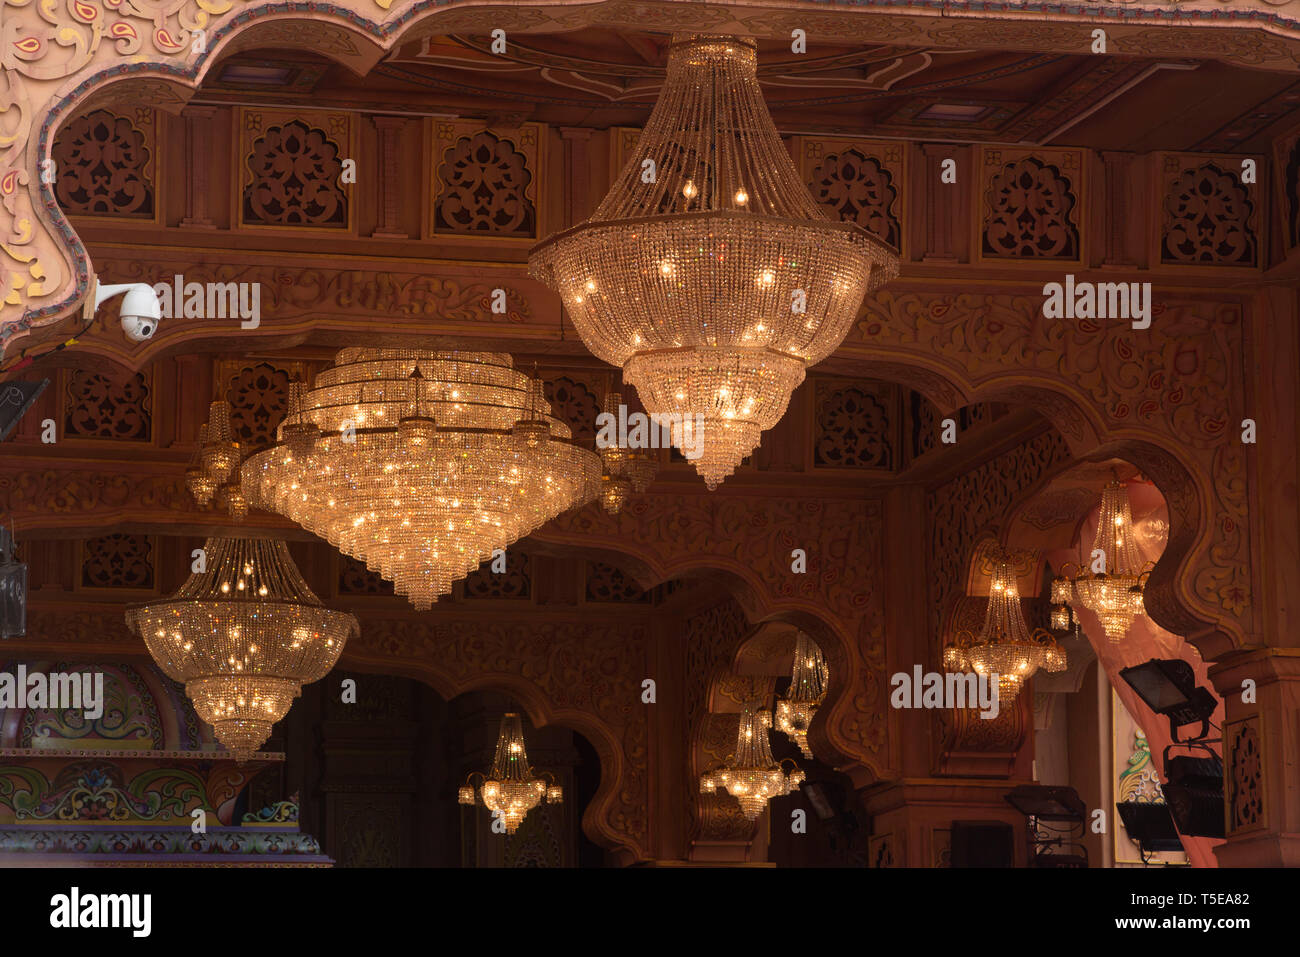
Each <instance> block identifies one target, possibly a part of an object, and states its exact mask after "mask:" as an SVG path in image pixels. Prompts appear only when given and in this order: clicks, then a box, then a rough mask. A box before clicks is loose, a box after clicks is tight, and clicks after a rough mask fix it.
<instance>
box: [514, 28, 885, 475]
mask: <svg viewBox="0 0 1300 957" xmlns="http://www.w3.org/2000/svg"><path fill="white" fill-rule="evenodd" d="M757 60H758V57H757V51H756V47H755V44H754V42H753V41H752V40H744V39H738V38H735V37H700V36H679V37H674V39H673V44H672V47H671V49H670V51H669V54H668V71H667V74H668V75H667V81H666V83H665V84H664V88H663V91H662V92H661V93H660V96H659V100H658V102H657V103H656V104H655V107H654V110H653V111H652V112H651V114H650V118H649V120H648V121H647V123H646V126H645V130H644V131H643V132H642V134H641V139H640V140H639V142H638V144H637V147H636V149H635V150H633V152H632V155H631V157H630V158H629V159H628V163H627V165H626V166H625V167H624V168H623V170H622V172H621V173H620V174H619V176H618V179H617V180H616V181H615V183H614V186H613V188H612V189H611V190H610V192H609V194H608V195H607V196H606V197H605V199H604V201H603V202H602V203H601V204H600V206H599V207H598V208H597V210H596V212H595V213H594V215H593V216H592V217H591V219H590V220H588V221H587V222H585V223H582V224H580V225H578V226H575V227H573V228H571V229H568V230H566V231H564V232H562V233H559V234H557V235H555V236H552V237H550V238H549V239H547V240H545V241H544V242H542V243H541V244H539V245H538V246H537V247H535V248H534V250H533V253H532V256H531V259H530V267H531V270H532V272H533V275H534V276H535V277H537V278H538V279H540V280H541V281H543V282H545V283H546V284H548V285H549V286H551V288H553V289H555V290H556V291H557V292H558V293H559V294H560V297H561V299H562V300H563V302H564V305H565V307H566V309H567V310H568V312H569V315H570V316H571V317H572V319H573V324H574V326H575V327H576V328H577V330H578V334H579V335H580V336H581V337H582V340H583V342H585V343H586V344H587V347H588V348H589V349H590V350H591V351H592V352H593V353H594V354H595V355H596V356H598V357H599V358H601V359H604V360H605V361H607V362H610V363H613V364H614V365H617V366H621V367H622V368H623V377H624V379H625V380H626V381H628V382H630V383H632V384H633V385H634V386H635V387H636V390H637V394H638V395H639V396H640V398H641V402H642V404H643V405H644V406H645V408H646V410H647V411H648V412H650V413H651V414H656V413H657V414H660V415H664V416H666V415H679V416H690V417H691V420H692V421H699V422H702V434H701V436H700V439H702V444H701V447H702V454H701V455H700V457H698V458H697V459H695V466H696V468H697V469H698V470H699V472H700V474H701V475H702V476H704V479H705V482H706V483H707V484H708V486H709V488H716V487H717V484H718V483H719V482H721V481H722V480H723V479H724V478H726V477H727V476H728V475H730V474H731V473H732V472H733V471H735V468H736V466H737V465H739V464H740V463H741V462H742V461H744V459H745V458H746V457H747V456H748V455H749V454H750V453H751V452H752V451H753V450H754V448H755V447H756V446H757V445H758V443H759V439H760V437H761V433H762V432H763V430H764V429H769V428H771V427H772V426H773V425H775V424H776V423H777V422H778V421H779V420H780V418H781V416H782V415H784V414H785V409H786V406H787V405H788V403H789V401H790V395H791V393H792V392H793V391H794V389H795V387H796V386H798V385H799V383H801V382H802V381H803V379H804V370H805V369H806V367H807V366H810V365H813V364H814V363H817V362H820V361H821V360H822V359H825V358H826V357H827V356H828V355H830V354H831V352H833V351H834V350H835V348H836V347H837V346H839V344H840V343H841V342H842V341H843V340H844V337H845V336H846V335H848V332H849V329H850V328H851V326H852V324H853V321H854V319H855V317H856V315H857V310H858V306H859V305H860V304H861V302H862V298H863V296H864V295H866V293H867V292H868V291H870V290H871V289H874V288H875V287H877V286H879V285H880V284H882V283H884V282H886V281H887V280H888V279H890V278H891V277H892V276H893V275H894V274H895V273H896V272H897V269H898V255H897V253H896V252H895V251H894V250H893V249H892V248H891V247H890V246H888V245H887V244H885V243H883V242H881V241H880V240H878V239H876V238H875V237H874V236H872V235H871V234H869V233H867V232H866V231H865V230H863V229H861V228H860V227H858V226H857V225H855V224H851V223H844V222H839V221H832V220H831V219H830V217H829V216H828V215H827V214H826V213H825V212H824V211H823V210H822V209H821V208H820V207H819V206H818V205H817V204H816V202H814V200H813V198H812V196H811V195H810V194H809V192H808V190H807V188H806V187H805V186H804V184H803V183H802V182H801V181H800V179H799V175H798V173H797V172H796V171H795V167H794V163H793V162H792V161H791V159H790V156H789V153H788V152H787V151H786V148H785V146H784V145H783V144H782V142H781V137H780V135H779V134H778V133H777V131H776V127H775V126H774V125H773V123H772V117H771V115H770V114H769V113H768V111H767V106H766V104H765V103H764V102H763V96H762V91H761V90H760V88H759V83H758V76H757ZM696 417H702V418H701V419H697V418H696ZM679 437H680V436H679V435H675V436H674V439H675V440H677V439H678V438H679ZM678 444H679V445H680V444H682V443H681V442H680V441H679V442H678Z"/></svg>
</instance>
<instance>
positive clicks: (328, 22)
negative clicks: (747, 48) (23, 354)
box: [0, 0, 1300, 349]
mask: <svg viewBox="0 0 1300 957" xmlns="http://www.w3.org/2000/svg"><path fill="white" fill-rule="evenodd" d="M1294 3H1295V0H1281V2H1279V0H1242V2H1241V3H1239V4H1237V6H1238V7H1243V8H1245V9H1236V10H1234V14H1236V15H1237V16H1235V17H1234V18H1233V20H1231V21H1227V20H1223V19H1221V18H1220V16H1219V15H1220V13H1221V9H1222V7H1221V4H1220V3H1219V2H1217V0H1187V2H1185V3H1179V4H1178V11H1179V14H1180V19H1182V20H1203V21H1204V23H1203V24H1202V26H1203V28H1202V29H1197V30H1188V29H1186V27H1184V26H1181V25H1175V24H1172V23H1170V22H1168V18H1167V16H1165V13H1166V10H1167V7H1168V5H1169V4H1168V3H1167V2H1155V3H1147V4H1125V11H1124V12H1125V14H1126V17H1125V20H1124V22H1115V23H1113V24H1110V25H1109V28H1108V30H1109V33H1110V34H1112V37H1111V39H1112V43H1113V48H1114V50H1115V52H1123V53H1130V54H1145V55H1149V56H1161V55H1166V56H1169V55H1177V56H1195V55H1201V56H1205V57H1209V58H1214V59H1221V60H1228V61H1231V62H1236V63H1240V64H1243V65H1247V66H1256V67H1261V68H1272V69H1281V70H1286V71H1293V72H1294V71H1297V70H1300V21H1298V20H1297V19H1296V18H1295V17H1294V16H1290V15H1287V11H1286V10H1285V8H1286V7H1290V6H1292V5H1293V4H1294ZM786 6H787V9H784V10H782V9H771V8H770V7H769V6H768V5H767V4H764V3H761V2H760V0H742V2H739V3H733V4H728V5H722V4H703V3H686V2H683V0H661V2H652V0H648V2H643V3H629V2H627V0H604V2H597V3H590V4H580V5H576V6H575V5H574V4H572V3H565V2H560V0H521V2H518V3H514V4H509V5H505V4H495V3H494V4H490V5H488V4H484V5H481V6H480V5H475V4H473V3H469V2H461V3H447V4H438V3H436V2H434V0H335V2H313V0H250V2H246V3H243V4H242V5H236V4H235V3H234V2H233V0H179V2H177V3H174V4H172V5H170V6H169V7H168V8H167V9H163V8H161V7H159V8H158V9H151V8H150V6H149V5H148V4H141V3H139V0H63V2H57V0H56V2H51V3H35V2H31V0H0V10H3V11H4V24H3V27H0V104H3V106H4V122H3V124H0V127H2V128H0V252H2V253H3V256H0V344H3V345H4V346H5V348H6V349H8V348H9V346H10V345H11V343H12V342H13V341H14V340H15V339H16V338H19V337H25V338H27V339H28V341H29V343H32V344H34V343H36V342H38V341H42V340H43V339H46V338H51V337H53V336H56V335H58V332H57V331H55V328H54V327H56V326H58V324H59V320H60V319H62V318H64V317H66V316H68V315H70V314H71V313H73V312H74V311H75V310H76V309H77V307H78V305H79V304H80V302H81V300H82V299H84V298H85V296H86V295H87V291H88V286H89V281H90V278H91V273H92V266H91V263H90V261H89V256H88V254H87V252H86V249H85V247H84V246H83V244H82V243H81V241H80V239H79V238H78V237H77V235H76V232H75V231H74V230H73V229H72V227H71V225H70V224H69V223H68V221H67V219H66V218H65V217H64V216H63V214H62V212H61V211H60V210H59V208H58V205H57V203H55V202H54V199H53V195H52V193H51V190H50V186H49V185H48V184H46V183H44V182H43V181H42V178H41V175H40V171H41V169H42V165H41V161H42V160H44V159H46V158H48V157H49V155H50V153H49V150H50V145H51V139H52V133H53V130H54V129H55V128H56V127H57V125H58V123H59V122H60V121H61V119H62V118H63V117H65V116H68V115H70V113H71V112H72V111H74V110H75V109H77V108H78V107H79V106H81V105H82V104H83V103H84V102H85V100H86V99H87V97H89V96H91V95H92V94H99V93H101V92H102V90H103V89H104V88H105V87H106V86H107V85H108V84H111V83H112V82H114V81H117V80H122V79H127V78H131V79H136V80H145V81H149V82H156V83H157V84H159V86H158V90H159V91H160V92H161V93H162V95H163V96H164V98H165V101H164V102H166V101H171V100H174V99H175V98H177V97H182V98H186V97H188V93H186V92H183V91H192V90H193V89H195V88H196V87H197V86H198V85H199V84H200V83H201V82H202V81H203V79H204V77H205V76H206V75H207V73H208V72H209V71H210V70H211V69H212V67H213V66H214V65H215V64H216V63H217V62H218V61H219V59H220V58H221V57H224V56H227V55H229V54H230V53H232V52H235V51H237V50H240V49H244V48H246V47H247V46H257V45H268V44H269V45H273V46H276V47H279V48H297V49H310V50H313V51H316V52H319V53H324V54H325V55H327V56H330V57H331V58H333V59H335V60H337V61H338V62H341V63H343V64H345V65H347V66H348V67H349V68H350V69H352V70H353V71H354V72H356V73H359V74H364V73H366V72H367V71H368V70H369V69H370V67H371V66H373V65H374V63H375V62H377V61H378V59H379V58H380V57H381V56H382V55H383V54H384V53H385V52H387V51H388V50H390V49H392V48H393V46H394V45H395V44H397V43H398V42H401V41H403V40H410V39H415V38H418V37H421V36H425V35H430V34H434V33H438V32H480V33H486V32H488V30H490V29H496V28H500V29H504V30H506V31H507V34H509V33H511V32H530V31H532V32H543V31H551V32H567V31H572V30H575V29H578V28H580V27H583V26H605V27H615V28H618V27H634V28H638V29H644V28H645V27H646V26H647V25H650V26H657V27H659V28H660V29H663V30H665V32H667V31H670V30H702V31H708V32H715V33H739V34H745V35H759V36H764V35H767V36H772V35H779V36H788V35H789V31H790V26H789V23H790V22H791V18H794V20H795V22H797V23H798V24H799V26H800V27H801V28H804V29H808V30H809V36H810V39H816V38H817V37H818V36H822V35H826V36H830V35H834V36H836V37H839V38H843V37H845V36H862V37H863V38H864V39H868V38H869V39H871V40H873V41H875V42H880V41H881V40H886V39H887V40H890V41H891V42H910V43H911V45H915V46H928V45H938V46H945V47H951V48H957V49H967V48H970V47H972V46H974V47H984V46H999V47H1000V48H1003V49H1007V48H1015V49H1038V50H1048V51H1059V52H1076V51H1083V50H1085V49H1088V48H1089V47H1090V41H1091V28H1092V24H1093V19H1092V18H1091V17H1082V18H1075V17H1072V16H1069V15H1062V16H1060V17H1057V18H1055V19H1052V20H1043V19H1042V18H1041V17H1035V18H1034V19H1025V18H1024V17H1025V14H1023V13H1021V12H1019V11H1016V10H1006V11H990V10H989V9H988V8H987V5H985V4H983V3H981V2H979V0H954V2H953V3H951V4H950V5H949V7H950V9H952V10H953V11H954V12H957V11H960V12H962V13H963V14H965V15H963V16H960V17H956V18H948V17H945V18H938V17H934V16H931V15H929V14H928V13H925V14H907V13H897V12H886V11H882V10H877V9H864V8H862V7H860V6H856V5H849V4H844V5H843V8H842V9H840V10H834V11H830V10H826V9H825V5H824V4H816V7H817V9H815V10H814V9H810V8H811V7H813V4H812V3H810V2H807V0H788V2H787V4H786ZM1261 24H1263V25H1265V26H1266V29H1267V30H1268V33H1262V32H1261V31H1260V30H1259V29H1258V28H1259V26H1260V25H1261ZM199 31H203V33H202V37H201V42H200V38H199ZM177 85H179V86H180V87H181V88H182V90H183V91H182V92H178V91H177V90H176V89H175V88H176V86H177Z"/></svg>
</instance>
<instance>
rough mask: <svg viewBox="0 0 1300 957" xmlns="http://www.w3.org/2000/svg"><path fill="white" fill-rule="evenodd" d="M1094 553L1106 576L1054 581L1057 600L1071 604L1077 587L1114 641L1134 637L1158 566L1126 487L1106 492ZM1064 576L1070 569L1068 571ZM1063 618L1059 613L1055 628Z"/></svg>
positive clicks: (1092, 573) (1093, 574) (1119, 485)
mask: <svg viewBox="0 0 1300 957" xmlns="http://www.w3.org/2000/svg"><path fill="white" fill-rule="evenodd" d="M1092 554H1093V559H1094V561H1095V562H1098V563H1099V566H1100V568H1101V569H1102V570H1101V571H1088V570H1085V569H1081V570H1080V572H1079V574H1078V576H1076V577H1075V578H1074V579H1073V581H1071V580H1070V579H1068V578H1066V577H1064V575H1062V576H1060V577H1058V578H1057V579H1056V580H1055V581H1053V582H1052V601H1053V602H1057V603H1058V609H1057V612H1059V610H1060V607H1059V606H1061V605H1064V604H1065V603H1066V602H1068V601H1069V600H1070V586H1071V585H1073V586H1074V592H1075V595H1076V597H1077V600H1078V601H1079V603H1080V604H1082V605H1083V607H1085V608H1087V609H1089V610H1090V611H1092V612H1093V614H1095V615H1096V616H1097V617H1098V618H1099V619H1100V620H1101V625H1102V628H1103V629H1105V632H1106V637H1107V638H1109V639H1110V640H1111V641H1121V640H1123V638H1124V637H1125V636H1126V635H1127V634H1128V630H1129V627H1130V626H1131V625H1132V624H1133V619H1134V618H1136V617H1138V616H1139V615H1143V614H1145V613H1146V606H1145V602H1144V599H1143V597H1142V592H1143V589H1144V588H1145V587H1146V580H1147V577H1148V576H1149V575H1150V574H1151V567H1152V565H1153V563H1151V562H1145V563H1144V562H1143V561H1142V555H1141V552H1140V551H1139V550H1138V547H1137V541H1136V538H1135V535H1134V530H1133V513H1132V510H1131V509H1130V507H1129V500H1128V489H1127V488H1126V487H1125V486H1124V484H1123V483H1122V482H1118V481H1116V482H1109V483H1107V485H1106V487H1105V488H1104V489H1102V492H1101V516H1100V518H1099V519H1098V522H1097V534H1096V535H1095V536H1094V537H1093V541H1092ZM1062 571H1064V568H1063V569H1062ZM1062 617H1063V616H1060V615H1058V614H1057V613H1055V612H1054V619H1053V624H1055V621H1056V620H1057V618H1062Z"/></svg>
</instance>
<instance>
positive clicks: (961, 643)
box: [943, 554, 1066, 701]
mask: <svg viewBox="0 0 1300 957" xmlns="http://www.w3.org/2000/svg"><path fill="white" fill-rule="evenodd" d="M943 663H944V667H945V668H947V669H949V670H950V671H973V672H975V673H976V674H980V675H997V676H998V698H999V700H1001V701H1011V700H1013V699H1014V698H1015V697H1016V695H1018V694H1019V693H1020V688H1021V687H1022V685H1023V684H1024V683H1025V682H1026V681H1028V680H1029V679H1030V678H1031V677H1032V676H1033V674H1034V672H1036V671H1037V670H1038V669H1040V668H1041V669H1043V670H1044V671H1064V670H1065V666H1066V655H1065V649H1063V648H1062V647H1061V646H1060V645H1059V644H1057V641H1056V639H1055V638H1053V637H1052V635H1051V634H1050V633H1048V632H1046V631H1044V630H1043V629H1041V628H1035V629H1034V631H1033V632H1032V633H1031V632H1030V631H1029V628H1028V626H1027V625H1026V624H1025V616H1024V612H1023V611H1022V609H1021V607H1020V590H1019V586H1018V585H1017V584H1016V573H1015V569H1014V568H1013V567H1012V565H1011V560H1010V558H1009V556H1007V555H1005V554H1003V555H995V556H994V557H993V575H992V579H991V581H990V583H989V604H988V610H987V611H986V612H985V613H984V627H983V628H981V629H980V633H979V635H972V634H971V633H970V632H968V631H962V632H959V633H958V634H957V637H956V640H955V641H954V642H953V643H952V644H951V645H948V646H947V647H946V648H944V650H943Z"/></svg>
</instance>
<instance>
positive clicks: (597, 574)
mask: <svg viewBox="0 0 1300 957" xmlns="http://www.w3.org/2000/svg"><path fill="white" fill-rule="evenodd" d="M586 574H587V587H586V591H585V594H586V597H587V601H592V602H638V603H641V604H649V602H650V597H651V593H650V592H648V591H646V590H645V589H644V588H642V587H641V586H640V585H638V584H637V583H636V579H634V578H633V577H632V576H631V575H629V574H627V572H625V571H623V569H621V568H619V567H617V566H616V565H610V564H607V563H606V562H591V561H589V562H587V573H586Z"/></svg>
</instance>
